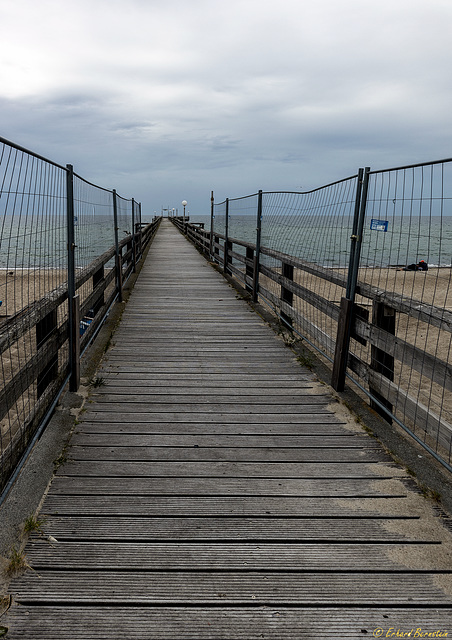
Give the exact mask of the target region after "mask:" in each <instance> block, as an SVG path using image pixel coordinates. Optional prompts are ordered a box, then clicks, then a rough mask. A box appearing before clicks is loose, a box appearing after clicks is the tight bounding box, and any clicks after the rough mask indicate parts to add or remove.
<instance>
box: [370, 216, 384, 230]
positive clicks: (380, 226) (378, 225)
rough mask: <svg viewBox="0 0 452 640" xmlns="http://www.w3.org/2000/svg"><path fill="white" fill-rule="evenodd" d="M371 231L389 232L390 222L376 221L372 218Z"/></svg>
mask: <svg viewBox="0 0 452 640" xmlns="http://www.w3.org/2000/svg"><path fill="white" fill-rule="evenodd" d="M370 228H371V231H387V230H388V220H375V219H374V218H372V220H371V221H370Z"/></svg>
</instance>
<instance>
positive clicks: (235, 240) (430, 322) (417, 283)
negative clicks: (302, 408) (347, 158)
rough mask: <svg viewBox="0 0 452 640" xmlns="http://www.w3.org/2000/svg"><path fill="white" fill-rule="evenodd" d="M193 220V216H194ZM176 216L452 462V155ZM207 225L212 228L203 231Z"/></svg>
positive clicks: (257, 294)
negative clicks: (201, 215)
mask: <svg viewBox="0 0 452 640" xmlns="http://www.w3.org/2000/svg"><path fill="white" fill-rule="evenodd" d="M192 218H193V216H192ZM172 221H173V222H174V223H175V224H176V225H177V226H178V227H179V228H180V230H181V231H184V232H185V233H186V235H187V237H188V238H189V239H190V240H191V241H192V242H194V243H195V244H196V245H197V246H198V247H199V248H200V249H201V250H202V251H203V252H204V253H205V255H206V257H208V258H209V259H210V260H213V261H215V262H216V263H217V264H218V265H220V266H221V268H222V269H223V270H224V272H225V273H227V274H229V275H230V276H232V277H234V278H237V279H238V280H239V281H240V283H241V284H242V285H243V286H244V287H245V288H246V290H247V291H248V292H249V294H250V296H252V298H253V299H254V300H255V301H257V300H259V301H260V302H263V303H265V304H267V305H268V306H269V307H270V308H271V310H272V311H273V312H274V313H275V314H276V315H277V317H278V318H279V319H280V322H281V327H284V332H285V333H286V337H287V340H288V341H289V342H290V341H292V340H295V339H300V340H302V341H304V342H305V343H307V344H309V345H310V346H311V347H313V348H314V349H316V350H317V352H318V353H319V354H320V356H321V357H322V358H323V359H324V361H325V362H326V363H327V364H329V365H330V366H331V371H332V378H331V380H332V385H333V387H334V388H335V389H337V390H339V391H340V390H343V388H344V385H345V382H346V380H349V382H351V383H353V384H354V385H355V388H357V390H358V392H359V393H360V394H363V396H365V397H366V398H368V399H369V401H370V403H371V406H372V407H373V409H374V410H375V411H377V412H378V413H380V414H381V415H382V416H383V417H384V418H385V419H386V420H387V421H388V422H393V423H395V424H396V425H398V426H399V427H401V428H402V429H403V430H405V431H406V432H408V433H409V434H410V435H411V436H412V437H413V438H414V439H415V440H417V442H418V443H420V444H421V445H422V446H423V447H424V448H426V449H427V450H428V451H429V452H430V453H431V454H432V455H433V456H434V457H435V458H437V459H438V460H439V461H440V462H441V463H442V464H443V465H444V466H446V468H448V469H449V471H452V466H451V455H452V454H451V452H452V393H451V392H452V367H451V365H450V360H451V348H452V277H451V272H452V257H451V253H452V252H451V247H452V160H444V161H438V162H433V163H426V164H419V165H412V166H406V167H399V168H395V169H389V170H384V171H371V170H370V169H369V168H366V169H360V170H359V172H358V173H357V174H356V175H354V176H352V177H350V178H347V179H345V180H342V181H339V182H336V183H334V184H330V185H327V186H325V187H321V188H319V189H315V190H313V191H310V192H303V193H301V192H300V193H287V192H271V193H270V192H262V191H260V192H258V193H256V194H252V195H250V196H246V197H243V198H233V199H226V200H225V201H223V202H220V203H215V202H214V200H213V194H212V206H211V216H210V221H209V220H204V221H203V224H202V225H200V224H193V223H192V222H190V223H185V225H184V223H183V221H182V219H181V218H172ZM203 227H205V228H203Z"/></svg>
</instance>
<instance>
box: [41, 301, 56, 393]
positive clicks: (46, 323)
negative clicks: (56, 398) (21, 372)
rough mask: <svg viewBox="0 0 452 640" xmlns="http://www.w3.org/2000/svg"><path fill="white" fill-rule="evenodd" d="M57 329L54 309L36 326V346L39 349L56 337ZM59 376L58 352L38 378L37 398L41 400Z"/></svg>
mask: <svg viewBox="0 0 452 640" xmlns="http://www.w3.org/2000/svg"><path fill="white" fill-rule="evenodd" d="M56 328H57V310H56V309H53V310H52V311H51V312H50V313H48V314H47V315H46V316H44V318H42V320H40V321H39V322H38V323H37V324H36V346H37V348H38V351H39V349H42V347H44V346H45V344H46V342H47V341H48V340H50V338H51V337H52V336H53V335H54V333H55V330H56ZM57 376H58V351H57V352H56V355H55V356H54V357H53V358H52V359H51V360H50V362H49V364H48V365H47V367H46V368H45V370H44V371H43V372H42V373H40V374H39V375H38V377H37V380H36V383H37V397H38V398H40V397H41V396H42V394H43V393H44V391H45V390H46V389H47V387H48V386H49V384H50V383H51V382H52V380H55V379H56V377H57Z"/></svg>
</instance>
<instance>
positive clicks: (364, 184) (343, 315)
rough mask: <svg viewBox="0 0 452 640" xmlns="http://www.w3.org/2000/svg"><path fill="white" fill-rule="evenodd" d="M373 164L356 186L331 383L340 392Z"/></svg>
mask: <svg viewBox="0 0 452 640" xmlns="http://www.w3.org/2000/svg"><path fill="white" fill-rule="evenodd" d="M369 172H370V167H366V169H365V170H364V171H363V169H360V170H359V172H358V180H357V186H356V198H355V211H354V217H353V227H352V235H351V237H350V240H351V247H350V259H349V267H348V275H347V288H346V293H345V297H343V298H342V299H341V306H340V311H339V319H338V324H337V335H336V349H335V353H334V361H333V373H332V377H331V386H332V387H333V389H335V390H336V391H343V390H344V388H345V374H346V370H347V362H348V354H349V349H350V335H351V327H352V322H353V307H354V304H355V295H356V284H357V280H358V268H359V261H360V256H361V245H362V235H363V229H364V217H365V212H366V204H367V191H368V187H369Z"/></svg>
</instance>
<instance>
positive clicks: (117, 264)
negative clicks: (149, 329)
mask: <svg viewBox="0 0 452 640" xmlns="http://www.w3.org/2000/svg"><path fill="white" fill-rule="evenodd" d="M160 221H161V218H158V219H155V220H154V221H153V222H152V223H151V224H147V225H143V226H142V225H139V224H137V226H136V232H135V233H134V234H133V235H130V236H127V237H126V238H124V239H123V240H122V241H121V242H119V243H118V248H116V247H115V246H113V247H111V248H110V249H109V250H108V251H106V252H105V253H104V254H103V255H101V256H100V257H98V258H97V259H96V260H94V261H93V262H92V263H91V264H90V265H88V266H87V267H86V268H84V269H83V270H81V271H78V272H77V273H76V277H75V289H76V296H75V297H74V299H73V300H71V304H72V314H69V313H68V304H69V301H68V283H67V282H65V283H63V284H61V286H59V287H58V288H56V289H54V290H53V291H50V292H49V293H47V294H46V295H45V296H43V297H42V298H40V299H39V300H37V301H35V302H34V303H32V304H30V305H29V306H27V307H25V308H23V309H21V310H20V311H19V312H18V313H16V314H14V315H13V316H11V317H10V318H8V319H7V320H6V321H4V323H3V324H2V325H1V327H0V354H1V355H2V356H3V358H2V362H3V363H5V362H6V361H8V363H9V367H8V369H9V375H8V377H7V382H6V384H5V385H4V386H3V388H2V389H1V391H0V424H1V426H2V437H1V441H0V444H1V447H0V471H1V474H0V479H1V486H0V489H3V488H4V486H5V484H6V482H7V480H8V478H9V477H10V475H11V473H12V471H13V470H14V469H15V467H16V465H17V463H18V461H19V460H20V458H21V457H22V456H23V455H24V452H25V451H26V449H27V447H28V445H29V443H30V441H31V440H32V438H33V436H34V434H36V431H37V429H38V428H39V425H40V424H41V423H42V420H43V418H44V417H45V415H46V413H47V412H48V411H49V407H51V405H52V403H53V401H54V399H55V397H57V396H58V395H59V393H60V392H61V389H62V387H63V386H64V385H65V384H66V382H67V381H68V379H71V380H72V381H73V386H74V387H75V388H77V387H78V383H79V376H80V369H79V365H80V358H81V354H82V353H83V351H84V350H85V348H86V347H87V346H88V344H89V343H90V342H91V341H92V340H93V337H94V336H95V335H96V333H97V331H98V329H99V327H100V326H101V324H102V323H103V322H104V320H105V317H106V315H107V313H108V311H109V309H110V307H111V305H112V304H113V303H114V301H115V300H119V301H121V300H122V289H123V284H124V283H125V282H126V281H127V280H128V278H129V277H130V275H131V274H132V273H133V272H134V271H135V269H136V266H137V263H138V262H139V260H140V259H141V257H142V254H143V252H144V250H145V248H146V247H147V245H148V244H149V242H150V241H151V240H152V238H153V237H154V235H155V233H156V231H157V228H158V226H159V224H160ZM69 317H72V326H70V325H69ZM70 336H72V341H71V340H70V339H69V337H70ZM71 342H72V350H73V354H72V357H70V353H69V344H70V343H71ZM25 344H26V347H25V346H24V345H25ZM71 363H72V365H71ZM19 405H20V407H21V409H20V411H19V409H18V407H19ZM24 408H25V409H24Z"/></svg>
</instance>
